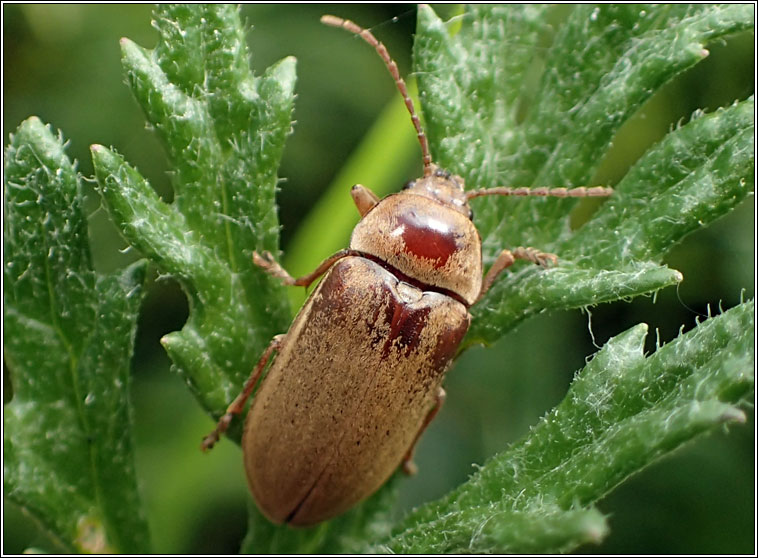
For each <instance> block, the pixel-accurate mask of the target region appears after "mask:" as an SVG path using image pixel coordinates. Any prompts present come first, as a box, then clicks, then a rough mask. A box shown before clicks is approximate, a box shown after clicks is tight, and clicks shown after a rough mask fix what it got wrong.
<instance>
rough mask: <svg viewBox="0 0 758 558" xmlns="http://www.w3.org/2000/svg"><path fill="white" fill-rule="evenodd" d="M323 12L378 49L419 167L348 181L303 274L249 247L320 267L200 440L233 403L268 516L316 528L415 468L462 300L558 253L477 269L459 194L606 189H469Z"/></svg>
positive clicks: (500, 260)
mask: <svg viewBox="0 0 758 558" xmlns="http://www.w3.org/2000/svg"><path fill="white" fill-rule="evenodd" d="M321 21H322V22H323V23H325V24H326V25H330V26H333V27H342V28H344V29H346V30H347V31H350V32H352V33H355V34H356V35H359V36H360V37H361V38H362V39H363V40H365V41H366V42H367V43H369V44H370V45H371V46H373V47H374V49H375V50H376V51H377V53H378V54H379V55H380V56H381V58H382V60H383V61H384V63H385V65H386V66H387V69H388V70H389V72H390V74H391V75H392V77H393V79H394V81H395V84H396V86H397V88H398V90H399V91H400V93H401V95H402V96H403V99H404V100H405V104H406V106H407V108H408V111H409V113H410V115H411V120H412V122H413V125H414V127H415V129H416V132H417V135H418V139H419V143H420V144H421V151H422V155H423V163H424V173H423V176H422V177H420V178H418V179H416V180H415V181H413V182H410V183H408V185H406V188H405V189H404V190H402V191H401V192H399V193H397V194H392V195H389V196H387V197H386V198H384V199H381V200H380V199H379V198H378V197H377V196H376V195H375V194H373V192H371V191H370V190H368V189H367V188H365V187H363V186H361V185H356V186H354V187H353V189H352V191H351V195H352V197H353V200H354V202H355V205H356V207H357V208H358V212H359V213H360V215H361V220H360V221H359V223H358V224H357V225H356V227H355V229H354V231H353V234H352V237H351V240H350V245H349V247H348V249H345V250H341V251H339V252H337V253H336V254H334V255H333V256H331V257H330V258H328V259H326V260H325V261H324V262H323V263H322V264H321V265H320V266H319V267H318V268H317V269H316V270H315V271H313V272H312V273H311V274H309V275H307V276H304V277H300V278H297V279H296V278H293V277H291V276H290V275H289V274H288V273H287V272H286V271H285V270H284V269H282V268H281V267H280V266H279V265H278V264H277V263H276V262H275V261H274V259H273V257H272V256H271V254H269V253H267V252H264V253H263V254H257V253H255V254H254V261H255V263H256V264H257V265H259V266H260V267H261V268H262V269H263V270H264V271H266V272H267V273H269V274H270V275H273V276H275V277H277V278H279V279H281V280H282V281H283V282H284V283H285V284H288V285H298V286H306V287H307V286H308V285H310V284H311V283H312V282H313V281H315V280H316V279H318V278H319V277H321V276H323V278H322V280H321V282H320V283H319V285H318V286H317V287H316V288H315V289H314V291H313V292H312V293H311V295H310V296H309V297H308V300H307V301H306V302H305V304H304V305H303V307H302V309H301V310H300V312H299V313H298V315H297V317H296V318H295V320H294V321H293V323H292V325H291V326H290V329H289V330H288V331H287V333H286V334H283V335H277V336H276V337H274V339H273V340H272V341H271V344H270V345H269V347H268V348H267V349H266V351H265V352H264V353H263V355H262V356H261V358H260V360H259V361H258V363H257V365H256V366H255V368H254V370H253V372H252V373H251V376H250V378H249V379H248V381H247V383H246V384H245V387H244V389H243V391H242V393H241V394H240V395H239V396H238V397H237V398H236V399H235V400H234V402H232V404H231V405H230V406H229V408H228V409H227V411H226V414H225V415H223V416H222V417H221V419H220V420H219V423H218V426H217V427H216V429H215V430H214V431H213V432H212V433H211V434H210V435H208V436H207V437H206V438H205V439H204V440H203V449H209V448H211V447H212V446H213V445H214V444H215V443H216V442H217V441H218V440H219V437H220V436H221V434H222V433H223V432H224V431H225V430H226V429H227V427H228V425H229V423H230V422H231V420H232V419H233V417H235V416H236V415H239V414H241V413H242V412H243V410H244V406H245V402H246V401H247V399H248V398H249V397H250V395H251V393H252V391H253V389H254V388H255V386H256V384H257V382H258V380H259V378H260V376H261V374H262V373H263V371H264V369H265V368H266V366H267V364H268V362H269V361H270V360H271V357H272V356H273V354H274V353H276V357H275V359H274V360H273V363H272V364H271V366H270V368H269V370H268V373H267V375H266V377H265V378H264V380H263V382H261V386H260V388H259V389H258V391H257V393H256V395H255V397H254V399H253V402H252V404H251V406H250V410H249V411H248V414H247V418H246V421H245V429H244V434H243V438H242V448H243V455H244V465H245V471H246V474H247V479H248V484H249V487H250V491H251V492H252V495H253V497H254V499H255V501H256V503H257V504H258V506H259V508H260V510H261V511H262V513H263V514H264V515H265V516H266V517H268V518H269V519H270V520H271V521H273V522H275V523H288V524H290V525H295V526H305V525H313V524H315V523H318V522H320V521H324V520H326V519H329V518H331V517H334V516H336V515H339V514H341V513H343V512H344V511H346V510H348V509H349V508H351V507H352V506H354V505H355V504H356V503H358V502H359V501H361V500H363V499H364V498H366V497H368V496H369V495H371V494H372V493H373V492H375V491H376V490H377V489H378V488H379V487H380V486H381V485H382V484H383V483H384V482H385V481H386V480H387V479H388V478H389V476H390V475H391V474H392V473H393V472H394V471H395V470H396V469H397V468H398V467H399V466H402V467H403V468H404V469H405V470H406V471H407V472H412V471H413V470H414V466H413V463H412V459H411V458H412V455H413V449H414V446H415V445H416V442H417V441H418V439H419V437H420V436H421V434H422V432H423V431H424V429H425V428H426V427H427V425H428V424H429V422H430V421H431V420H432V419H433V418H434V416H435V414H436V413H437V411H438V410H439V408H440V405H441V404H442V401H443V400H444V397H445V392H444V390H443V389H442V386H441V384H442V379H443V376H444V373H445V371H446V370H447V368H448V367H449V365H450V363H451V361H452V359H453V357H454V356H455V355H456V352H457V349H458V346H459V344H460V342H461V340H462V339H463V336H464V335H465V333H466V331H467V330H468V327H469V324H470V321H471V316H470V314H469V312H468V309H469V308H470V307H471V306H472V305H473V304H474V303H475V302H476V301H477V300H479V299H480V298H481V297H482V296H483V295H484V294H485V293H486V292H487V290H488V289H489V288H490V286H491V285H492V284H493V282H494V281H495V279H496V278H497V276H498V275H499V274H500V273H501V272H502V271H503V270H505V269H507V268H508V267H509V266H510V265H511V264H513V262H514V261H515V260H517V259H522V260H527V261H531V262H533V263H536V264H539V265H541V266H543V267H547V266H549V265H551V264H553V263H555V262H556V259H557V258H556V256H554V255H553V254H547V253H544V252H540V251H539V250H536V249H534V248H528V247H521V248H516V249H514V250H503V251H502V252H501V253H500V255H499V256H498V257H497V259H496V260H495V262H494V263H493V265H492V266H491V267H490V269H489V270H488V271H487V273H486V275H484V276H483V273H482V256H481V239H480V236H479V232H478V231H477V229H476V227H475V226H474V223H473V222H472V220H471V217H472V214H471V210H470V208H469V203H468V200H469V199H471V198H474V197H478V196H483V195H540V196H546V195H547V196H573V197H585V196H606V195H608V194H609V193H610V190H609V189H606V188H600V187H595V188H574V189H571V190H567V189H565V188H557V189H552V190H551V189H537V190H528V189H524V188H493V189H489V190H473V191H468V192H467V191H465V188H464V182H463V179H462V178H461V177H459V176H455V175H452V174H450V173H448V172H446V171H444V170H442V169H440V168H439V167H437V166H436V165H434V164H433V162H432V157H431V154H430V151H429V147H428V145H427V140H426V136H425V135H424V132H423V130H422V128H421V125H420V123H419V119H418V116H417V115H416V112H415V109H414V107H413V103H412V101H411V99H410V97H409V95H408V92H407V89H406V86H405V82H404V81H403V79H402V78H401V77H400V75H399V72H398V69H397V66H396V64H395V62H394V61H393V60H392V59H391V58H390V56H389V54H388V53H387V50H386V48H385V47H384V45H383V44H382V43H380V42H379V41H378V40H377V39H376V38H374V36H373V35H372V34H371V32H370V31H368V30H366V29H362V28H361V27H359V26H358V25H356V24H355V23H353V22H351V21H349V20H344V19H341V18H338V17H335V16H328V15H327V16H323V17H322V19H321Z"/></svg>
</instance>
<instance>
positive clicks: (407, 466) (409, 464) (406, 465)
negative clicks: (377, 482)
mask: <svg viewBox="0 0 758 558" xmlns="http://www.w3.org/2000/svg"><path fill="white" fill-rule="evenodd" d="M445 397H446V395H445V390H444V389H442V388H441V387H440V388H439V389H438V390H437V400H436V401H435V403H434V407H432V409H431V410H430V411H429V414H427V415H426V418H425V419H424V422H423V424H422V425H421V428H419V431H418V434H416V438H415V439H414V440H413V443H412V444H411V447H410V449H409V450H408V453H406V454H405V457H404V458H403V472H404V473H405V474H406V475H415V474H416V471H418V467H417V466H416V464H415V463H414V462H413V452H414V451H415V450H416V444H418V441H419V438H421V435H422V434H423V433H424V431H425V430H426V428H427V427H428V426H429V423H430V422H432V420H434V417H436V416H437V413H439V412H440V409H441V408H442V404H443V403H444V402H445Z"/></svg>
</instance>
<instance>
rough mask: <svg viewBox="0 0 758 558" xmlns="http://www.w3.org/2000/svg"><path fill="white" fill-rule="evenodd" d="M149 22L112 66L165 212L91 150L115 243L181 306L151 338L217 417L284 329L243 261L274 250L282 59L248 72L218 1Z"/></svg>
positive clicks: (235, 28) (271, 287) (236, 24)
mask: <svg viewBox="0 0 758 558" xmlns="http://www.w3.org/2000/svg"><path fill="white" fill-rule="evenodd" d="M154 25H155V27H156V28H157V29H158V31H159V33H160V36H159V41H158V45H157V46H156V48H155V49H153V50H148V49H144V48H142V47H139V46H137V45H135V44H134V43H132V42H131V41H129V40H128V39H123V40H122V63H123V66H124V69H125V72H126V76H127V80H128V82H129V84H130V85H131V87H132V90H133V92H134V95H135V97H136V98H137V100H138V102H139V103H140V104H141V105H142V108H143V110H144V111H145V114H146V115H147V117H148V120H149V121H150V122H151V123H152V124H153V126H154V127H155V129H156V130H157V132H158V134H159V135H160V137H161V139H162V140H163V143H164V145H165V146H166V150H167V152H168V155H169V158H170V160H171V163H172V166H173V168H174V173H173V175H172V178H173V187H174V201H173V203H171V204H168V203H165V202H163V201H162V200H160V199H159V198H158V196H157V195H156V194H155V192H154V191H153V189H152V188H151V187H150V185H149V183H148V182H147V181H146V180H145V179H144V178H143V177H142V176H141V175H140V174H139V173H138V172H137V171H136V170H135V169H134V168H132V167H130V166H129V165H128V164H127V163H126V162H125V161H124V160H123V159H122V158H121V157H120V156H118V155H116V154H115V153H113V152H111V151H110V150H107V149H105V148H103V147H100V146H94V147H93V150H92V151H93V153H92V154H93V161H94V165H95V173H96V176H97V179H98V182H99V184H100V192H101V194H102V196H103V198H104V200H105V203H106V207H107V208H108V211H109V212H110V214H111V216H112V218H113V219H114V221H115V222H116V224H117V225H118V227H119V228H120V230H121V232H122V234H123V235H124V236H125V237H126V238H127V239H128V240H129V242H130V243H131V244H132V245H133V246H135V247H137V248H138V249H139V250H140V251H142V252H143V253H144V254H145V255H146V256H148V257H149V258H150V259H152V260H153V261H154V262H155V263H156V264H157V265H158V267H159V268H160V269H161V271H163V272H164V273H168V274H171V275H173V276H174V277H176V278H177V279H178V280H179V281H180V283H181V285H182V287H183V288H184V290H185V292H186V293H187V296H188V297H189V300H190V317H189V319H188V321H187V323H186V325H185V326H184V328H183V329H182V331H180V332H173V333H170V334H168V335H166V336H165V337H164V338H163V340H162V342H163V345H164V347H165V348H166V350H167V352H168V353H169V356H170V357H171V359H172V361H173V363H174V366H175V367H176V369H177V370H178V371H179V372H180V373H181V374H183V375H184V376H185V379H186V380H187V382H188V384H189V385H190V388H191V389H192V391H193V392H194V394H195V396H196V397H197V398H198V399H199V401H200V402H201V404H202V405H203V406H204V407H205V408H206V409H207V410H208V411H209V412H210V413H211V414H213V415H214V416H219V415H221V414H222V413H223V412H224V410H225V408H226V406H227V405H228V404H229V403H230V402H231V400H232V399H233V398H234V397H235V396H236V395H237V393H239V390H240V387H241V386H242V385H243V383H244V380H245V378H246V377H247V375H248V374H249V371H250V370H251V369H252V366H253V364H254V363H255V361H256V360H257V358H258V357H259V355H260V354H261V352H262V351H263V349H264V348H265V346H266V345H267V344H268V342H269V341H270V339H271V337H273V335H275V334H276V333H281V332H282V331H285V330H286V327H287V323H288V320H289V315H290V314H289V309H288V306H287V301H286V299H285V296H284V289H283V288H282V287H281V285H279V284H277V281H275V280H272V279H271V278H268V277H265V276H264V274H263V273H262V272H261V271H260V270H259V269H257V268H256V267H255V266H254V264H253V263H252V252H253V250H259V251H261V250H270V251H272V252H276V251H277V248H278V234H279V225H278V219H277V215H276V207H275V200H274V195H275V192H276V184H277V180H278V178H277V174H276V173H277V168H278V165H279V159H280V157H281V154H282V150H283V147H284V140H285V138H286V136H287V134H288V133H289V131H290V128H291V113H292V107H293V98H294V93H293V89H294V82H295V73H294V59H292V58H287V59H284V60H282V61H281V62H279V63H277V64H275V65H273V66H272V67H270V68H269V69H268V70H267V71H266V72H265V73H264V75H262V76H260V77H256V76H254V75H253V73H252V72H251V70H250V67H249V60H248V58H249V53H248V49H247V45H246V42H245V29H244V27H243V26H242V24H241V22H240V19H239V10H238V8H236V7H233V6H229V5H161V6H158V7H157V8H156V12H155V23H154ZM237 434H239V432H238V431H237Z"/></svg>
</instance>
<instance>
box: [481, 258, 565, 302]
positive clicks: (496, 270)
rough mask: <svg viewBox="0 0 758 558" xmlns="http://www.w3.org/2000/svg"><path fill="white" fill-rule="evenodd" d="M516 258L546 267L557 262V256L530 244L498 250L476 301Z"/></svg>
mask: <svg viewBox="0 0 758 558" xmlns="http://www.w3.org/2000/svg"><path fill="white" fill-rule="evenodd" d="M516 260H526V261H529V262H532V263H535V264H537V265H539V266H540V267H543V268H548V267H550V266H551V265H555V264H556V263H558V256H556V255H555V254H550V253H548V252H542V251H540V250H537V249H536V248H532V247H530V246H527V247H523V246H519V247H518V248H515V249H513V250H503V251H502V252H500V255H499V256H498V257H497V259H496V260H495V263H493V264H492V267H490V269H489V271H487V275H485V276H484V279H483V280H482V289H481V291H479V296H478V297H477V298H476V300H477V301H479V300H481V298H482V297H483V296H484V295H485V294H486V293H487V291H488V290H490V287H491V286H492V284H493V283H494V282H495V280H496V279H497V278H498V276H499V275H500V274H501V273H502V272H503V271H505V270H506V269H508V268H509V267H511V266H512V265H513V264H514V262H515V261H516Z"/></svg>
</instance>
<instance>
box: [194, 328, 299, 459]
mask: <svg viewBox="0 0 758 558" xmlns="http://www.w3.org/2000/svg"><path fill="white" fill-rule="evenodd" d="M285 337H286V334H280V335H274V338H273V339H272V340H271V343H269V345H268V347H267V348H266V350H265V351H263V354H262V355H261V358H260V360H258V364H256V365H255V368H253V371H252V372H251V373H250V377H249V378H248V379H247V382H245V387H244V388H243V390H242V393H240V394H239V395H238V396H237V397H236V398H235V400H234V401H232V403H231V405H229V406H228V407H227V408H226V413H224V414H223V415H222V416H221V418H220V419H219V420H218V423H217V424H216V428H215V429H214V430H213V432H211V433H210V434H208V435H207V436H206V437H205V438H203V443H202V445H201V446H200V448H201V449H202V450H203V451H208V450H209V449H211V448H213V446H215V445H216V443H217V442H218V441H219V439H220V438H221V435H222V434H223V433H224V432H226V430H227V429H228V428H229V425H230V424H231V422H232V419H233V418H234V417H235V416H236V415H239V414H241V413H242V411H243V410H244V408H245V402H247V400H248V398H249V397H250V394H251V393H253V389H254V388H255V385H256V384H257V383H258V380H259V379H260V377H261V373H262V372H263V369H264V368H266V364H267V363H268V361H269V360H270V359H271V354H272V353H273V352H274V351H278V350H279V348H280V347H281V346H282V341H284V338H285Z"/></svg>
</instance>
